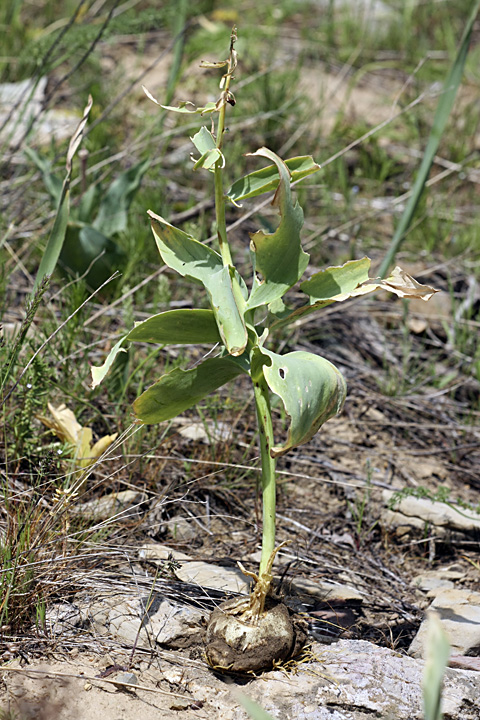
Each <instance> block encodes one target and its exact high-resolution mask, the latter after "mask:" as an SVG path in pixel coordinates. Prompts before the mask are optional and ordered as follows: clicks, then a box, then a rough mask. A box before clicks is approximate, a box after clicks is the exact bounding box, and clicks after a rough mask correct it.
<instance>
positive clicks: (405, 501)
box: [381, 490, 480, 539]
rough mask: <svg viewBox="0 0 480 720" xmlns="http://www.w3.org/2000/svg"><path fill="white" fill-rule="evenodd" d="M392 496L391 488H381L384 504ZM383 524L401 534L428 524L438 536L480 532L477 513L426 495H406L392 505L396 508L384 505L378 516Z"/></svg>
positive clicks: (457, 536) (445, 536) (479, 518)
mask: <svg viewBox="0 0 480 720" xmlns="http://www.w3.org/2000/svg"><path fill="white" fill-rule="evenodd" d="M393 496H394V493H393V492H392V491H391V490H384V491H383V500H384V503H385V505H387V506H388V505H389V504H390V503H391V500H392V498H393ZM381 518H382V519H381V522H382V524H383V525H384V526H385V527H387V528H391V529H394V530H395V532H396V534H397V536H399V537H401V536H403V535H405V534H407V533H409V532H411V531H415V530H421V531H422V532H424V531H425V525H431V526H432V529H433V530H434V533H435V535H436V536H437V537H439V538H445V539H457V538H460V539H461V537H462V535H465V534H470V533H478V532H480V515H479V514H478V513H477V512H475V511H474V510H469V509H466V508H463V507H460V506H458V507H457V508H455V506H452V504H448V505H447V504H446V503H443V502H437V501H434V500H430V499H428V498H418V497H414V496H413V495H408V496H406V497H403V498H401V499H400V500H399V502H398V503H396V504H395V509H394V510H391V509H390V508H388V507H387V508H385V509H384V510H383V511H382V516H381Z"/></svg>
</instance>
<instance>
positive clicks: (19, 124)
mask: <svg viewBox="0 0 480 720" xmlns="http://www.w3.org/2000/svg"><path fill="white" fill-rule="evenodd" d="M47 82H48V78H46V77H42V78H38V79H37V80H33V79H27V80H21V81H20V82H15V83H2V84H1V85H0V126H3V124H4V123H6V125H5V127H3V129H2V134H3V137H4V138H5V141H6V142H7V143H8V145H9V146H10V147H16V146H17V144H18V143H19V142H21V141H22V140H23V139H24V136H25V132H26V131H27V130H28V128H29V127H30V123H31V122H33V135H32V137H30V138H29V144H32V143H36V144H47V143H50V142H51V141H52V139H56V140H63V139H64V138H69V137H70V136H71V135H73V132H74V131H75V128H76V126H77V124H78V116H75V115H73V114H72V113H70V112H68V111H65V110H56V109H53V108H52V109H49V110H46V111H44V110H43V105H44V102H45V97H46V89H47Z"/></svg>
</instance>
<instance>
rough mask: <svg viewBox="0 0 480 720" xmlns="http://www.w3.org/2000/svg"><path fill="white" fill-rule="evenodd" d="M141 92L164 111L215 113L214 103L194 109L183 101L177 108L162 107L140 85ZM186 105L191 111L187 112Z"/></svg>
mask: <svg viewBox="0 0 480 720" xmlns="http://www.w3.org/2000/svg"><path fill="white" fill-rule="evenodd" d="M142 89H143V92H144V93H145V95H146V96H147V97H148V99H149V100H151V101H152V102H154V103H155V105H159V106H160V107H161V108H163V109H164V110H172V111H173V112H178V113H187V114H189V115H192V114H193V115H204V114H205V113H211V112H215V111H216V109H217V108H216V104H215V103H214V102H210V103H207V104H206V105H205V106H204V107H201V108H196V107H195V105H194V104H193V103H192V102H189V101H188V100H185V101H183V102H181V103H180V104H179V105H178V107H172V106H171V105H162V104H161V103H159V102H158V100H156V99H155V98H154V97H153V95H152V93H151V92H149V90H147V88H146V87H145V85H142ZM187 105H191V106H192V108H193V110H189V109H188V108H187Z"/></svg>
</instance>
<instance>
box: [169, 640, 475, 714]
mask: <svg viewBox="0 0 480 720" xmlns="http://www.w3.org/2000/svg"><path fill="white" fill-rule="evenodd" d="M312 655H313V657H312V660H311V661H310V662H306V663H302V664H300V665H299V666H298V667H297V671H296V672H295V675H293V676H289V675H286V674H285V673H284V672H282V671H281V670H277V671H272V672H269V673H265V674H263V675H262V676H261V677H260V678H255V679H252V680H251V681H250V682H249V683H248V687H247V688H246V689H245V693H246V694H247V695H248V696H249V697H250V698H252V700H254V701H255V702H256V703H258V704H259V705H261V706H262V707H263V708H264V709H265V710H266V711H267V712H269V713H270V714H271V715H272V716H273V717H274V718H295V720H370V718H373V717H375V718H384V719H385V720H386V719H387V718H388V720H423V717H424V716H423V702H422V686H421V683H422V674H423V668H424V663H423V661H421V660H416V659H414V658H411V657H407V656H405V655H402V654H400V653H397V652H394V651H392V650H390V649H388V648H384V647H378V646H376V645H374V644H372V643H369V642H366V641H362V640H340V641H339V642H337V643H334V644H333V645H329V646H325V645H321V644H319V643H313V645H312ZM163 671H164V675H165V678H166V679H167V680H169V681H170V682H172V683H174V682H175V681H176V682H180V681H181V682H186V677H185V670H184V669H183V668H174V667H170V668H167V667H165V668H164V669H163ZM182 673H183V674H182ZM190 673H191V674H190V677H189V678H188V688H189V691H190V692H191V693H192V695H193V696H194V697H195V699H196V700H199V701H201V702H203V703H204V711H205V713H206V716H208V717H215V720H246V718H247V715H246V713H245V712H244V710H243V709H242V708H241V707H239V704H238V690H237V688H235V684H234V683H232V682H228V679H227V680H225V679H224V680H223V681H220V682H219V681H217V679H216V678H214V677H212V679H211V681H209V682H205V676H204V675H203V674H202V673H201V671H196V670H195V669H194V668H192V669H191V671H190ZM242 692H243V689H242ZM479 693H480V676H479V675H478V673H475V672H472V671H466V670H453V669H450V668H449V669H447V670H446V673H445V681H444V694H443V711H444V717H445V718H448V720H478V717H479V715H478V697H479ZM209 710H210V711H211V712H212V715H211V716H210V715H208V711H209Z"/></svg>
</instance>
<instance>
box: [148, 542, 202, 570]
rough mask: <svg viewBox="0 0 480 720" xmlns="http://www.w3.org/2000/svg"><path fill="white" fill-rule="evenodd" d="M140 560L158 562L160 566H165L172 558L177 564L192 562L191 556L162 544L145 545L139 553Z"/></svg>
mask: <svg viewBox="0 0 480 720" xmlns="http://www.w3.org/2000/svg"><path fill="white" fill-rule="evenodd" d="M138 558H139V560H151V561H152V562H157V561H158V562H159V564H160V565H164V564H165V562H164V561H165V560H170V559H171V558H173V560H176V561H177V562H184V561H186V560H191V557H190V555H185V553H182V552H180V550H175V549H174V548H169V547H167V546H166V545H161V544H160V543H147V544H145V545H143V546H142V547H141V548H140V550H139V551H138Z"/></svg>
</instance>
